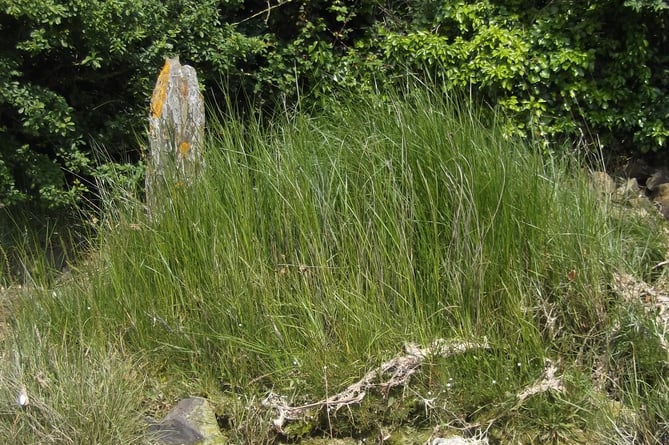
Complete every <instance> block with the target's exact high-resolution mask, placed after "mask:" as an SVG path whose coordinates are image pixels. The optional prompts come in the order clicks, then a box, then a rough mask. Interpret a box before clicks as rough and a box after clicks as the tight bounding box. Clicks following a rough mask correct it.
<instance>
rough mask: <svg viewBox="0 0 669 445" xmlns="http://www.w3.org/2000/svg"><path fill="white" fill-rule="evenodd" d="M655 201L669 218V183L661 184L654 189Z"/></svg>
mask: <svg viewBox="0 0 669 445" xmlns="http://www.w3.org/2000/svg"><path fill="white" fill-rule="evenodd" d="M653 202H656V203H657V204H659V205H660V211H661V212H662V215H664V217H665V218H667V219H669V183H665V184H659V185H657V186H656V187H655V190H654V191H653Z"/></svg>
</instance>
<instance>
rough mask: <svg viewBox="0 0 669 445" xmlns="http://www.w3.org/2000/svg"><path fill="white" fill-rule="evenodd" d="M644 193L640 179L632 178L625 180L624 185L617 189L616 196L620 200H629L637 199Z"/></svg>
mask: <svg viewBox="0 0 669 445" xmlns="http://www.w3.org/2000/svg"><path fill="white" fill-rule="evenodd" d="M642 194H643V191H642V190H641V186H640V185H639V181H637V179H636V178H631V179H628V180H627V181H625V183H624V184H623V185H621V186H620V187H618V188H617V189H616V194H615V197H616V199H617V200H618V201H621V202H629V201H630V200H633V199H637V198H639V197H640V196H641V195H642Z"/></svg>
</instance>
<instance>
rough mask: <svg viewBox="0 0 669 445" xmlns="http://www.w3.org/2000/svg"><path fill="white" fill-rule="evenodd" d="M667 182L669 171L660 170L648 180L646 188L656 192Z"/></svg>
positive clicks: (668, 181) (668, 180)
mask: <svg viewBox="0 0 669 445" xmlns="http://www.w3.org/2000/svg"><path fill="white" fill-rule="evenodd" d="M667 183H669V172H668V171H666V170H658V171H656V172H655V173H653V174H652V175H651V176H650V177H649V178H648V179H647V180H646V188H647V189H648V191H650V192H653V193H654V192H656V191H657V190H658V187H660V186H661V185H662V184H667Z"/></svg>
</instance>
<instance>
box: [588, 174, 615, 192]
mask: <svg viewBox="0 0 669 445" xmlns="http://www.w3.org/2000/svg"><path fill="white" fill-rule="evenodd" d="M590 179H591V181H592V186H593V187H594V188H595V190H597V191H598V192H600V193H602V194H604V195H612V194H614V193H615V192H616V183H615V181H614V180H613V178H611V176H609V174H608V173H606V172H601V171H595V172H592V173H591V174H590Z"/></svg>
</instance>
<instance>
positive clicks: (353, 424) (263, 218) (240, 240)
mask: <svg viewBox="0 0 669 445" xmlns="http://www.w3.org/2000/svg"><path fill="white" fill-rule="evenodd" d="M370 97H373V98H372V99H364V98H362V97H361V96H358V97H357V98H352V97H349V96H340V97H334V98H332V99H331V100H330V101H328V102H325V103H324V106H323V107H321V108H320V110H319V111H315V112H305V111H296V112H292V111H288V110H286V111H285V113H283V114H277V117H275V118H274V119H271V120H268V119H264V118H258V119H253V118H249V117H248V116H247V118H246V119H240V118H239V117H237V116H236V115H235V114H234V113H232V112H229V111H228V110H227V109H225V110H223V111H221V112H219V115H218V117H217V118H212V119H210V122H213V123H211V124H210V126H209V139H208V145H207V150H206V156H207V165H208V167H207V170H206V172H205V174H204V175H203V176H202V177H201V178H199V180H197V181H193V182H192V183H190V184H189V183H175V184H168V187H166V190H165V196H163V197H162V201H163V202H164V207H163V208H162V209H160V210H154V211H152V212H151V215H152V217H151V218H149V217H147V211H146V209H145V207H144V205H143V202H142V200H141V198H140V197H139V196H140V195H139V194H138V193H137V190H134V189H132V188H122V187H120V186H119V185H118V184H117V185H115V186H113V187H109V188H106V189H103V191H104V193H103V197H104V203H105V209H106V211H105V212H103V216H102V217H101V219H100V221H98V222H97V226H98V228H97V231H96V232H95V233H96V236H95V238H94V240H92V241H91V248H90V250H89V251H88V252H87V254H86V256H85V259H84V260H83V261H79V262H78V263H76V264H74V265H72V267H71V270H70V271H69V273H68V274H67V275H61V276H55V277H54V276H49V274H48V273H44V274H39V273H34V274H33V275H31V277H32V282H31V283H29V284H30V286H28V287H27V288H24V289H23V290H22V291H21V290H18V291H16V292H15V293H14V294H13V295H11V296H5V299H4V302H3V306H4V307H5V309H4V310H3V314H4V318H5V320H6V323H5V324H4V325H2V326H4V328H2V329H0V332H1V333H2V334H1V335H2V346H1V348H0V354H1V355H2V360H0V443H5V444H36V443H40V444H45V445H46V444H66V443H70V444H85V443H91V444H92V443H95V444H101V445H105V444H109V445H112V444H120V443H123V444H130V443H143V442H142V440H144V438H142V435H143V431H144V425H143V418H144V417H145V416H147V415H152V416H160V415H162V414H164V413H165V412H166V410H167V409H168V408H169V407H171V406H172V405H173V404H174V403H175V402H176V401H177V400H179V399H180V398H182V397H185V396H188V395H201V396H204V397H207V398H208V399H209V400H210V401H211V402H212V404H213V405H214V407H215V410H216V413H217V415H218V418H219V424H220V425H221V427H222V428H223V430H224V432H225V434H226V435H227V436H228V437H229V439H230V441H231V443H248V444H261V443H266V444H271V443H277V442H278V441H285V440H291V441H298V442H299V441H306V440H307V439H308V438H310V437H321V436H326V437H356V438H359V439H365V440H367V441H368V442H375V443H376V441H378V437H379V434H381V432H382V431H385V432H388V433H389V434H390V439H389V442H387V443H407V444H408V443H425V438H424V436H421V434H423V433H420V432H421V431H422V432H425V431H428V432H430V433H431V432H432V431H433V430H434V428H435V427H439V428H440V429H441V431H444V432H448V431H453V432H458V433H460V434H477V433H484V434H486V435H487V437H488V438H489V439H490V441H491V443H542V444H543V443H555V444H557V443H589V444H593V443H601V444H627V443H648V444H661V443H666V442H667V441H668V440H669V352H668V351H667V349H666V341H667V333H666V327H665V331H663V330H662V327H661V326H659V325H657V324H656V323H655V319H654V317H653V316H652V315H649V314H646V313H644V311H643V308H642V307H641V305H640V303H634V302H629V301H625V300H624V299H623V298H622V296H621V295H620V294H619V293H618V292H617V291H616V288H615V287H614V286H613V283H614V274H616V273H628V274H632V275H634V276H636V277H638V278H639V279H644V280H646V281H647V282H660V281H661V280H662V279H663V278H664V273H663V272H662V270H661V269H657V268H654V266H655V265H656V264H658V263H659V262H661V261H662V260H664V259H665V253H666V250H667V242H666V235H665V232H664V227H665V226H664V222H663V221H661V220H660V219H659V218H656V217H654V216H653V215H650V216H645V217H644V216H641V215H639V214H637V213H635V212H632V211H625V210H622V211H621V209H619V208H618V207H616V205H614V204H613V203H611V202H610V201H609V200H608V199H605V198H603V197H602V196H601V195H600V194H599V193H597V192H596V191H595V190H594V189H593V187H592V185H591V184H590V182H589V180H588V179H587V178H586V176H585V175H583V174H582V173H581V170H580V169H579V168H578V167H575V165H578V160H575V159H572V158H569V157H560V156H558V155H553V156H546V154H545V153H544V152H543V151H542V150H541V149H540V147H539V146H538V144H535V143H532V142H528V141H527V140H520V139H515V138H512V137H505V136H504V134H505V133H504V129H505V126H506V124H507V121H506V120H505V119H504V118H502V116H501V114H499V113H495V112H492V111H490V110H489V109H487V108H482V109H478V108H477V107H475V106H473V105H471V104H469V102H468V101H460V100H454V99H451V98H449V96H447V95H435V94H432V93H426V92H423V89H421V88H414V89H411V90H409V91H408V92H406V93H405V94H403V95H402V97H401V98H400V97H399V96H397V95H392V94H387V95H386V96H385V97H381V96H370ZM5 294H8V292H5ZM439 339H443V341H446V342H451V344H454V345H457V344H466V343H468V344H476V345H478V347H476V348H472V349H470V350H467V351H464V352H462V353H460V354H456V355H453V356H451V357H440V356H439V355H438V354H435V355H428V357H427V358H426V360H425V362H424V363H423V364H422V365H421V366H420V367H419V368H418V370H417V371H416V373H415V375H414V376H413V377H412V378H411V379H410V380H409V381H408V382H405V383H403V384H402V385H398V386H396V387H395V388H391V389H390V390H389V391H388V392H385V391H384V390H383V388H381V387H376V388H371V389H370V390H369V391H368V393H367V394H366V397H365V398H364V399H363V400H362V401H361V403H359V404H358V403H355V404H351V405H350V406H348V407H345V408H343V409H341V410H338V411H332V412H328V411H324V410H321V411H315V413H313V416H312V417H308V418H307V417H305V418H304V419H302V420H298V421H294V422H289V423H288V424H286V425H284V428H283V429H284V431H283V434H278V433H277V431H276V430H275V429H273V427H272V419H273V418H274V416H275V415H276V413H275V412H273V411H272V410H270V409H268V408H267V407H265V406H263V405H262V403H261V401H262V400H263V398H265V397H266V396H267V395H268V394H269V393H274V394H278V395H280V396H282V397H285V399H286V400H287V401H288V403H290V404H292V405H305V404H309V403H312V402H315V401H318V400H322V399H324V398H326V397H328V396H331V395H332V394H335V393H337V392H339V391H342V390H344V389H345V388H346V387H348V386H349V385H351V384H352V383H354V382H356V381H358V380H359V379H361V378H362V377H363V376H364V375H365V373H367V372H368V371H369V370H370V369H373V368H375V367H376V366H378V365H379V364H381V363H383V362H385V361H387V360H389V359H391V358H393V357H396V356H397V355H398V354H401V353H402V352H403V351H404V347H405V344H407V343H410V342H414V343H417V344H418V345H421V346H423V347H427V346H429V345H430V344H433V342H435V341H438V340H439ZM548 370H550V371H551V372H553V371H554V376H553V377H554V378H555V379H556V380H554V381H553V383H552V384H551V385H552V386H551V385H549V386H550V388H544V389H539V390H536V391H535V392H534V393H532V392H530V393H529V395H526V396H521V394H523V391H527V390H528V388H533V387H534V388H535V389H536V388H537V387H536V384H537V382H539V383H541V382H545V380H546V378H547V377H549V376H547V371H548ZM22 387H25V389H26V393H27V394H28V395H29V397H30V400H31V404H30V405H29V406H28V407H25V408H22V407H20V406H19V405H18V404H17V403H16V402H15V400H16V397H17V395H18V394H19V393H20V391H21V389H22ZM400 431H403V434H404V437H405V438H404V439H400V438H399V435H398V434H399V432H400ZM407 431H415V434H413V435H411V434H408V437H409V438H406V437H407V434H406V432H407ZM428 436H429V434H428ZM411 437H413V439H411ZM421 437H423V438H422V439H420V438H421Z"/></svg>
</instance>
